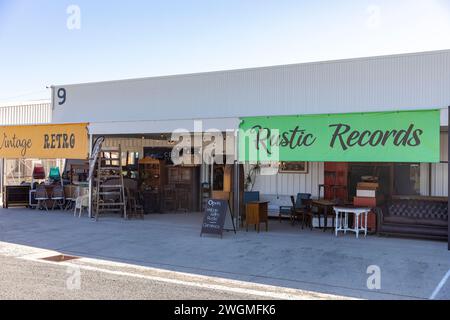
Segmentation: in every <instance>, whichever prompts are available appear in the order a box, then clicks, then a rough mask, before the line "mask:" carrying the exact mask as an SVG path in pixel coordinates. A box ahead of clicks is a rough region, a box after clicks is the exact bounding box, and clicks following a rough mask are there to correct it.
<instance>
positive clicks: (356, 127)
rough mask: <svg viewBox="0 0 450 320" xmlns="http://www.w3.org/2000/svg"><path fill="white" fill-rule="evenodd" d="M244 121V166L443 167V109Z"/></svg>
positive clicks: (241, 151)
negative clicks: (419, 164)
mask: <svg viewBox="0 0 450 320" xmlns="http://www.w3.org/2000/svg"><path fill="white" fill-rule="evenodd" d="M241 120H242V122H241V126H240V133H239V134H240V138H239V142H240V148H239V149H240V161H241V162H244V161H248V162H258V161H260V162H278V161H319V162H322V161H326V162H431V163H435V162H440V111H439V110H426V111H402V112H382V113H352V114H334V115H310V116H280V117H255V118H243V119H241Z"/></svg>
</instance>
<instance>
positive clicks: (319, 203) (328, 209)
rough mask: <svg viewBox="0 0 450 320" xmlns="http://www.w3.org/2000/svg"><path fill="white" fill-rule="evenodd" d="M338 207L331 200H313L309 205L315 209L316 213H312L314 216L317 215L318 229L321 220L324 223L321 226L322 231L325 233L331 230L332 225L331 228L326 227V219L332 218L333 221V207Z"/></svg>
mask: <svg viewBox="0 0 450 320" xmlns="http://www.w3.org/2000/svg"><path fill="white" fill-rule="evenodd" d="M336 205H338V202H337V201H333V200H323V199H321V200H313V201H312V203H311V206H312V207H316V208H317V210H318V211H317V213H315V212H314V213H313V214H314V215H317V217H318V218H319V228H322V219H323V221H324V225H323V231H324V232H326V231H327V230H328V228H333V224H334V222H333V224H332V225H331V226H328V218H332V219H333V221H334V213H333V207H334V206H336Z"/></svg>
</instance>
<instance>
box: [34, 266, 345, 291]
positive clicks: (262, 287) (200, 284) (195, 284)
mask: <svg viewBox="0 0 450 320" xmlns="http://www.w3.org/2000/svg"><path fill="white" fill-rule="evenodd" d="M25 260H28V261H35V262H41V263H46V264H52V265H58V266H65V267H72V268H79V269H81V270H87V271H93V272H102V273H107V274H112V275H116V276H123V277H133V278H138V279H144V280H150V281H157V282H163V283H170V284H175V285H182V286H190V287H196V288H201V289H207V290H218V291H225V292H230V293H237V294H243V295H252V296H259V297H263V298H271V299H278V300H324V299H331V300H342V299H351V298H348V297H343V296H336V295H331V294H323V293H319V292H313V291H304V290H297V289H290V288H283V287H275V286H269V285H260V284H253V283H247V282H243V281H236V280H230V281H229V282H230V285H233V284H234V285H236V284H240V285H241V286H247V287H248V286H255V287H257V288H254V289H248V288H244V287H234V286H227V285H225V282H226V281H225V279H220V282H221V283H224V284H223V285H222V284H208V283H205V282H206V281H207V280H208V278H209V280H210V281H216V282H217V280H218V279H216V278H214V277H206V276H202V277H201V278H202V279H198V280H194V279H192V280H177V279H170V278H166V277H159V276H150V275H143V274H138V273H132V272H124V271H116V270H109V269H103V268H98V267H93V266H86V265H81V264H76V263H70V262H63V263H56V262H51V261H43V260H35V259H30V258H29V257H28V258H25ZM90 260H91V261H92V259H90ZM152 269H153V270H156V269H154V268H152ZM161 271H164V273H165V274H170V273H173V274H174V275H179V273H178V272H175V271H167V270H161ZM194 278H195V277H194ZM202 280H203V281H202ZM200 281H201V282H200Z"/></svg>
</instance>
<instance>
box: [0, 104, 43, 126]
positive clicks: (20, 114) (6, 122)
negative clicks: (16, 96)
mask: <svg viewBox="0 0 450 320" xmlns="http://www.w3.org/2000/svg"><path fill="white" fill-rule="evenodd" d="M51 122H52V108H51V104H50V102H47V101H39V102H30V103H24V104H16V105H14V104H13V105H5V106H0V125H2V126H13V125H29V124H46V123H51Z"/></svg>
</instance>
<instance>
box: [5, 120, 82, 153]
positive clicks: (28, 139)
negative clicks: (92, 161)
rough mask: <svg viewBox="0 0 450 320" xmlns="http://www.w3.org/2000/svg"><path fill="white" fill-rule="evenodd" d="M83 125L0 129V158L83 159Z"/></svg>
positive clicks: (8, 127)
mask: <svg viewBox="0 0 450 320" xmlns="http://www.w3.org/2000/svg"><path fill="white" fill-rule="evenodd" d="M88 149H89V139H88V129H87V123H80V124H54V125H53V124H52V125H34V126H11V127H10V126H7V127H0V158H5V159H25V158H26V159H87V158H88Z"/></svg>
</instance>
